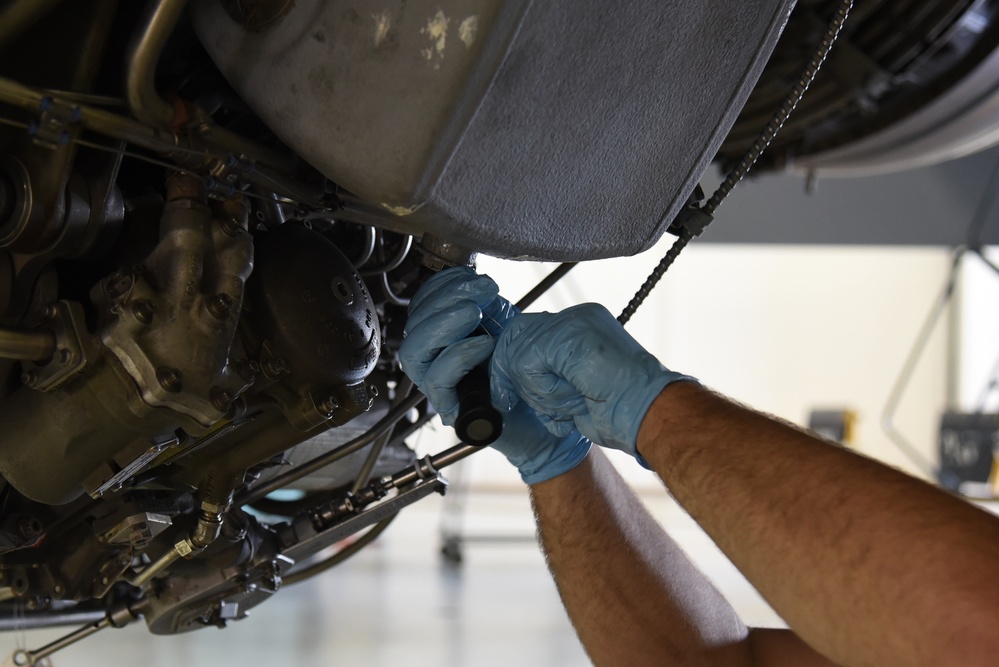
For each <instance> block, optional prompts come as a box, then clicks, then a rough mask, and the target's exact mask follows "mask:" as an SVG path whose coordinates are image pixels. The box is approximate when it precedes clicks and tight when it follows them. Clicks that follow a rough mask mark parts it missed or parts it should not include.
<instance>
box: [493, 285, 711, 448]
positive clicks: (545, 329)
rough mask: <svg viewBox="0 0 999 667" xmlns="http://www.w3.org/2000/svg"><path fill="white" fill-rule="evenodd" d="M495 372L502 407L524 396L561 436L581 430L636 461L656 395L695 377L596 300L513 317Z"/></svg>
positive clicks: (499, 343)
mask: <svg viewBox="0 0 999 667" xmlns="http://www.w3.org/2000/svg"><path fill="white" fill-rule="evenodd" d="M490 376H491V380H490V381H491V384H492V396H493V402H494V403H496V405H497V406H498V407H499V408H500V409H503V408H506V409H512V408H514V407H515V406H517V405H519V404H520V403H521V399H523V402H526V403H527V404H528V405H530V406H531V407H532V408H534V410H535V412H537V414H538V415H539V416H540V418H541V421H542V423H543V424H544V425H545V426H546V427H547V428H548V430H550V431H551V432H552V433H554V434H555V435H556V436H564V435H566V434H568V433H569V432H570V431H573V430H576V431H579V432H580V433H582V434H583V435H584V436H586V437H587V438H590V439H591V440H593V441H594V442H596V443H599V444H601V445H605V446H607V447H613V448H615V449H620V450H622V451H625V452H628V453H629V454H632V455H635V456H636V457H638V459H639V461H642V459H641V456H640V455H639V454H638V452H637V451H636V442H637V440H638V429H639V427H640V426H641V424H642V420H643V419H644V418H645V413H646V412H648V410H649V406H651V405H652V401H654V400H655V398H656V397H657V396H658V395H659V392H661V391H662V390H663V388H664V387H666V385H668V384H670V383H671V382H676V381H677V380H693V378H690V377H687V376H684V375H680V374H679V373H674V372H672V371H670V370H668V369H667V368H666V367H664V366H663V365H662V364H660V363H659V361H658V360H657V359H656V358H655V357H654V356H652V355H651V354H649V353H648V352H647V351H646V350H645V348H643V347H642V346H641V345H639V344H638V342H637V341H635V339H634V338H632V337H631V336H630V335H629V334H628V332H626V331H625V330H624V327H622V326H621V324H620V323H619V322H618V321H617V320H616V319H614V316H613V315H611V314H610V313H609V312H608V311H607V309H606V308H604V307H603V306H601V305H598V304H595V303H587V304H583V305H580V306H574V307H572V308H568V309H566V310H563V311H562V312H560V313H537V314H527V315H520V316H518V317H516V318H514V319H513V320H511V321H510V322H509V323H508V324H507V326H506V328H505V331H504V332H503V335H501V336H500V337H499V339H498V341H497V343H496V349H495V352H494V353H493V358H492V363H491V367H490Z"/></svg>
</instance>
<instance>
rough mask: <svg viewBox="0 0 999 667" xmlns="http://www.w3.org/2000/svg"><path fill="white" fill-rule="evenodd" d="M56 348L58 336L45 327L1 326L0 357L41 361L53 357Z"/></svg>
mask: <svg viewBox="0 0 999 667" xmlns="http://www.w3.org/2000/svg"><path fill="white" fill-rule="evenodd" d="M55 350H56V337H55V334H54V333H52V332H51V331H47V330H43V329H32V330H27V329H10V328H0V358H3V359H27V360H31V361H41V360H43V359H51V358H52V355H53V354H54V353H55Z"/></svg>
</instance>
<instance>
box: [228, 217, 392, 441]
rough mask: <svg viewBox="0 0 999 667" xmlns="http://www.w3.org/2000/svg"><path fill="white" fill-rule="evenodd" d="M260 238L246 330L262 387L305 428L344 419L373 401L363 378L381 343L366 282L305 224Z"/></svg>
mask: <svg viewBox="0 0 999 667" xmlns="http://www.w3.org/2000/svg"><path fill="white" fill-rule="evenodd" d="M258 239H259V241H258V244H257V267H256V270H255V271H254V273H253V276H252V277H251V278H250V281H249V282H248V283H247V313H246V317H245V320H246V325H247V326H246V327H244V329H243V331H244V333H245V336H244V338H245V339H246V340H247V341H248V343H247V346H248V347H249V348H250V349H251V350H252V351H253V352H254V353H255V354H256V356H257V358H259V360H260V368H261V370H262V372H263V374H264V376H265V377H266V378H267V379H268V380H270V381H271V382H273V383H274V384H273V385H272V386H271V387H269V388H267V390H266V391H267V392H268V393H269V394H270V395H272V396H273V397H274V398H275V399H276V400H277V401H278V402H279V403H280V404H281V407H282V410H283V411H284V414H285V416H286V417H287V419H288V420H289V421H290V422H291V423H292V424H294V425H295V426H296V427H297V428H299V429H301V430H303V431H306V430H309V429H311V428H313V427H315V426H318V425H320V424H323V423H325V422H327V421H332V422H333V423H334V424H337V425H339V424H345V423H346V422H347V421H349V420H350V419H352V418H353V417H355V416H357V415H358V414H360V413H361V412H364V411H366V410H367V409H368V408H369V407H370V406H371V398H370V397H369V396H368V390H367V387H366V386H365V384H364V380H365V378H367V376H368V375H369V374H370V373H371V371H372V370H373V369H374V367H375V363H376V361H377V360H378V353H379V351H380V350H381V333H380V331H379V324H378V314H377V313H376V312H375V306H374V304H373V303H372V301H371V296H370V295H369V293H368V289H367V287H366V286H365V284H364V281H363V280H362V279H361V276H360V275H359V274H358V273H357V271H355V270H354V267H353V266H352V265H351V263H350V261H349V260H348V259H347V258H346V257H344V255H343V253H341V252H340V251H339V250H338V249H337V248H336V246H334V245H333V244H332V243H331V242H329V241H328V240H326V239H325V238H324V237H323V236H321V235H320V234H318V233H317V232H315V231H313V230H311V229H309V228H308V227H306V226H305V225H304V224H295V223H286V224H284V225H281V226H280V227H278V228H277V229H275V230H273V231H269V232H266V233H261V234H260V235H259V236H258ZM250 341H252V342H250Z"/></svg>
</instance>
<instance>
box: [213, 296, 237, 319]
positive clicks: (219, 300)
mask: <svg viewBox="0 0 999 667" xmlns="http://www.w3.org/2000/svg"><path fill="white" fill-rule="evenodd" d="M235 305H236V302H235V300H233V298H232V297H231V296H229V295H228V294H226V293H225V292H222V293H221V294H216V295H215V296H213V297H212V298H211V299H210V300H209V301H208V312H209V313H211V315H212V317H215V318H217V319H220V320H224V319H226V318H228V317H229V313H231V312H232V309H233V306H235Z"/></svg>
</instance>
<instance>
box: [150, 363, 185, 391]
mask: <svg viewBox="0 0 999 667" xmlns="http://www.w3.org/2000/svg"><path fill="white" fill-rule="evenodd" d="M156 379H157V380H158V381H159V383H160V386H161V387H163V388H164V389H166V390H167V391H169V392H170V393H173V394H176V393H177V392H179V391H180V390H181V389H182V388H183V386H184V376H183V375H181V373H180V371H178V370H177V369H176V368H168V367H166V366H161V367H160V368H157V369H156Z"/></svg>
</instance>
